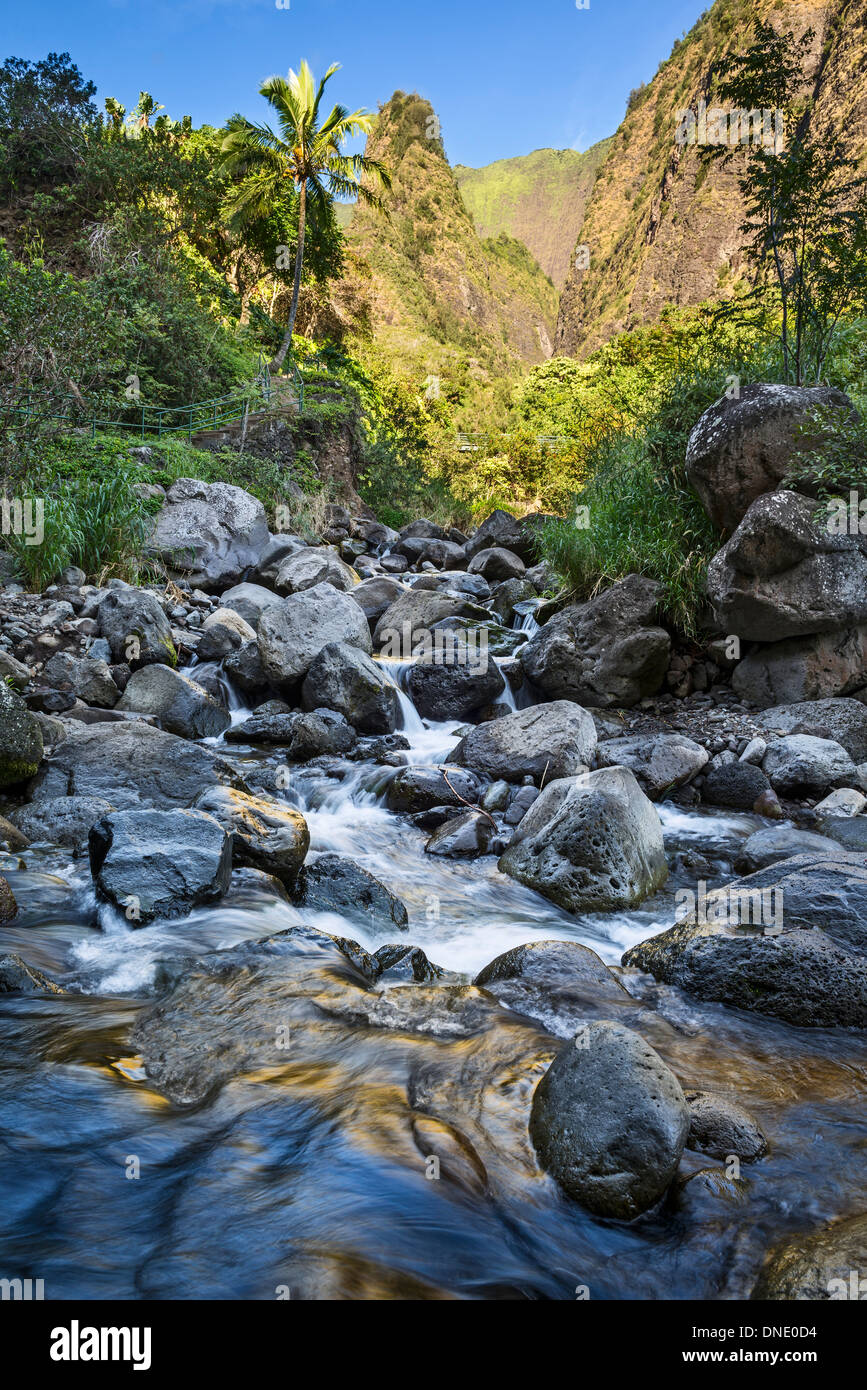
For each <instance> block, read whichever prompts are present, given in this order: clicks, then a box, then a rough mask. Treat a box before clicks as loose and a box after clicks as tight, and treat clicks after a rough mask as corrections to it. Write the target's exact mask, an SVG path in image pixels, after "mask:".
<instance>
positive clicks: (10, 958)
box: [0, 953, 63, 994]
mask: <svg viewBox="0 0 867 1390" xmlns="http://www.w3.org/2000/svg"><path fill="white" fill-rule="evenodd" d="M62 993H63V990H62V989H61V988H60V986H59V985H57V984H55V982H54V981H53V980H50V979H49V978H48V976H47V975H43V973H42V971H41V970H37V969H36V968H35V967H34V966H32V965H28V964H27V962H26V961H24V960H22V959H21V957H20V956H16V955H14V954H12V953H7V954H4V955H0V994H62Z"/></svg>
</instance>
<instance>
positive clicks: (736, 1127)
mask: <svg viewBox="0 0 867 1390" xmlns="http://www.w3.org/2000/svg"><path fill="white" fill-rule="evenodd" d="M686 1099H687V1104H688V1105H689V1138H688V1139H687V1145H688V1147H689V1148H690V1149H697V1150H698V1152H699V1153H703V1154H707V1155H708V1156H709V1157H710V1158H718V1159H721V1160H724V1159H728V1158H729V1156H730V1155H732V1156H734V1157H736V1158H742V1159H743V1161H744V1162H745V1163H754V1162H755V1161H756V1159H758V1158H761V1157H762V1156H763V1154H765V1153H767V1149H768V1141H767V1139H766V1138H765V1136H764V1134H763V1133H762V1131H761V1129H760V1127H759V1125H758V1124H757V1123H756V1121H755V1120H754V1119H753V1117H752V1115H750V1114H748V1113H747V1111H746V1110H744V1109H743V1107H742V1106H740V1105H738V1103H737V1101H733V1100H731V1099H730V1098H729V1097H728V1096H722V1095H716V1094H714V1093H713V1092H710V1091H688V1092H687V1095H686Z"/></svg>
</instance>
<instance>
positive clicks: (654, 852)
mask: <svg viewBox="0 0 867 1390" xmlns="http://www.w3.org/2000/svg"><path fill="white" fill-rule="evenodd" d="M499 868H500V871H501V872H502V873H505V874H508V875H509V876H510V877H511V878H515V879H517V880H518V882H519V883H525V884H526V885H527V887H529V888H535V889H536V891H537V892H539V893H542V894H543V895H544V896H545V897H546V898H550V899H551V901H552V902H555V903H556V904H557V905H558V907H562V908H565V909H566V910H567V911H568V912H611V911H614V910H616V909H618V908H624V907H635V906H636V905H637V904H638V903H640V902H642V901H643V900H644V899H645V898H647V897H650V896H651V894H653V893H655V892H657V890H658V889H659V888H661V887H662V885H663V884H664V883H665V881H666V879H667V877H668V865H667V863H666V858H665V849H664V846H663V837H662V826H661V824H660V821H659V817H658V815H657V814H656V811H655V810H654V809H653V806H652V804H651V802H650V801H648V799H647V797H646V796H645V795H644V792H643V791H642V790H641V788H640V787H639V785H638V783H637V782H636V780H635V778H634V776H633V774H632V773H631V772H629V771H628V770H627V769H626V768H622V767H610V768H601V769H600V770H599V771H597V772H588V773H585V774H584V775H583V776H580V777H571V778H570V777H564V778H561V779H559V780H558V781H555V782H552V783H550V785H548V786H546V787H545V790H544V791H543V792H542V794H541V796H540V797H539V798H538V800H537V801H535V802H534V803H533V805H532V806H531V807H530V809H529V811H527V813H526V815H525V816H524V818H523V820H522V821H521V822H520V824H519V826H518V828H517V830H516V831H515V834H514V835H513V837H512V840H511V842H510V844H509V846H508V848H507V849H506V851H505V853H504V854H503V856H502V857H501V859H500V861H499Z"/></svg>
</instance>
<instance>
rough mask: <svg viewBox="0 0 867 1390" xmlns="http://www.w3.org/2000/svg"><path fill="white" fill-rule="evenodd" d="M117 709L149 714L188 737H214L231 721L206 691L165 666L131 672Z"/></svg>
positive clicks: (177, 732) (183, 736)
mask: <svg viewBox="0 0 867 1390" xmlns="http://www.w3.org/2000/svg"><path fill="white" fill-rule="evenodd" d="M117 708H118V709H119V710H129V711H135V712H136V713H138V714H149V715H152V716H153V717H154V718H155V719H158V720H159V721H160V724H161V725H162V726H163V728H164V729H165V730H167V732H168V733H170V734H177V735H178V737H179V738H187V739H196V738H215V737H217V736H218V735H219V734H221V733H223V732H224V730H226V729H227V728H228V727H229V725H230V723H231V722H232V721H231V718H230V715H229V712H228V710H226V709H224V708H223V706H222V705H218V704H217V701H216V700H215V699H213V698H212V696H210V695H209V694H208V692H207V691H206V690H203V689H202V687H201V686H200V685H197V684H196V682H195V681H193V680H190V678H189V676H182V675H181V674H180V672H178V671H172V670H171V669H170V668H169V667H168V666H145V667H143V668H142V670H140V671H134V672H133V674H132V676H131V677H130V679H129V681H128V683H127V687H126V689H125V691H124V692H123V695H122V696H121V698H120V700H119V701H118V704H117Z"/></svg>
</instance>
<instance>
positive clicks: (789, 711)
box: [755, 699, 867, 763]
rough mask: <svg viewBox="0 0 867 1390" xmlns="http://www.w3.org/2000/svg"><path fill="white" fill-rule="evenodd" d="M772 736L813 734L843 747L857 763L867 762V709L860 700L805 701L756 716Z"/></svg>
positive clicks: (761, 725)
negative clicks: (831, 740)
mask: <svg viewBox="0 0 867 1390" xmlns="http://www.w3.org/2000/svg"><path fill="white" fill-rule="evenodd" d="M755 719H756V723H757V724H759V725H760V727H761V728H763V729H766V730H767V731H768V732H769V733H772V734H777V735H779V734H811V735H813V737H815V738H829V739H833V740H835V742H837V743H839V744H842V746H843V747H844V748H845V749H846V752H847V753H848V754H849V757H850V758H851V759H852V761H853V762H854V763H862V762H865V761H867V705H864V704H862V702H861V701H860V700H847V699H842V700H833V699H831V700H804V701H800V702H799V703H797V704H793V705H776V706H775V707H774V708H772V709H766V710H764V711H763V712H762V713H761V714H758V715H756V716H755Z"/></svg>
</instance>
